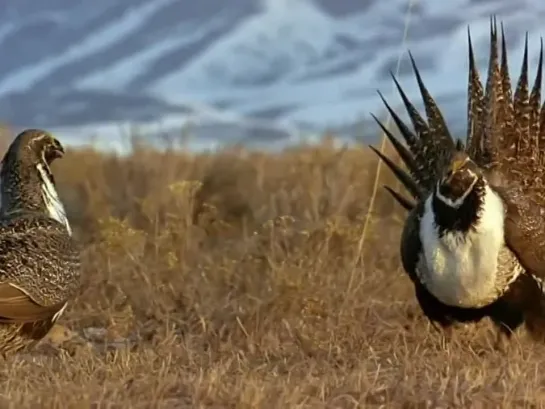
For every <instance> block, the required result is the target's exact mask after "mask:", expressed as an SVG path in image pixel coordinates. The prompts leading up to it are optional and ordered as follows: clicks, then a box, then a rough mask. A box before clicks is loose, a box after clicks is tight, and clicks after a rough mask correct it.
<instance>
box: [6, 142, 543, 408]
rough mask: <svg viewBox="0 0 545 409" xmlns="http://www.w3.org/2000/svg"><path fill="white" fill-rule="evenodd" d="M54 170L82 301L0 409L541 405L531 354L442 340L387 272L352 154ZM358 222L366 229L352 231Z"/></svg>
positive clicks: (72, 165)
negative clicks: (76, 256)
mask: <svg viewBox="0 0 545 409" xmlns="http://www.w3.org/2000/svg"><path fill="white" fill-rule="evenodd" d="M53 171H54V173H55V175H56V179H57V183H58V185H59V190H60V194H61V196H62V198H63V199H64V201H65V203H66V206H67V208H68V212H69V217H70V220H71V222H72V224H73V226H74V231H75V235H76V237H77V238H78V239H79V240H80V241H81V244H82V248H83V262H84V270H83V273H84V279H83V283H82V288H81V292H80V293H79V294H78V296H77V298H76V299H75V300H74V301H73V302H72V303H71V304H70V306H69V308H68V310H67V311H66V313H65V314H64V315H63V316H62V319H61V320H60V322H59V324H60V325H59V326H58V327H56V328H55V329H54V331H52V333H51V334H50V337H49V338H48V339H47V340H45V341H44V342H42V343H41V344H40V345H39V346H38V347H37V348H36V350H34V351H33V352H31V353H25V354H21V355H18V356H16V357H13V358H11V359H9V360H8V361H6V362H4V363H3V366H2V369H0V378H2V380H3V383H2V386H1V389H0V407H1V408H9V407H13V408H26V407H32V408H40V407H47V408H67V409H69V408H215V409H219V408H248V409H250V408H266V409H268V408H281V409H285V408H331V409H333V408H379V407H380V408H405V409H409V408H447V407H458V408H519V407H520V408H522V407H542V406H545V375H544V374H542V373H541V372H540V366H541V367H543V365H542V364H543V362H544V359H545V353H544V351H545V346H543V345H536V344H535V343H532V342H531V341H530V340H529V339H528V338H527V337H526V335H525V332H524V330H521V331H520V332H519V333H517V334H516V335H515V337H514V339H513V341H512V343H511V344H510V346H509V347H508V348H507V350H506V351H504V352H499V351H496V350H495V349H494V348H493V344H494V341H495V335H494V332H493V330H492V327H491V325H490V324H489V323H487V322H482V323H480V324H479V325H477V326H469V327H466V328H460V329H459V331H457V332H456V333H455V336H454V337H453V339H451V340H450V341H447V342H445V341H444V340H443V338H442V337H441V336H440V334H439V333H438V332H437V331H436V330H435V329H434V328H433V327H431V326H430V325H429V324H428V323H427V321H426V320H425V319H424V318H423V316H422V314H421V313H420V310H419V309H418V307H417V305H416V302H415V299H414V293H413V289H412V287H411V284H410V282H409V280H408V278H407V277H406V276H405V275H404V273H403V270H402V269H401V266H400V262H399V255H398V247H399V234H400V229H401V226H402V222H403V218H404V216H405V214H404V212H403V211H402V210H401V209H400V208H399V207H398V206H396V205H395V203H394V202H393V200H392V199H391V198H390V196H389V195H388V193H387V192H385V191H384V189H382V188H381V187H380V186H381V185H382V184H384V183H389V184H392V185H393V186H396V183H395V182H394V181H393V179H392V176H391V175H390V173H389V172H388V171H387V170H386V169H385V168H382V171H381V176H380V177H379V188H378V190H377V195H376V200H375V202H374V205H373V206H372V209H371V210H370V206H371V197H372V193H373V184H374V179H375V175H376V172H377V161H376V159H375V157H374V156H373V154H372V153H370V151H369V150H368V148H366V147H356V148H350V149H346V150H338V149H334V148H333V146H332V145H331V143H329V142H328V141H327V140H326V141H324V143H323V144H321V145H320V146H317V147H304V146H302V147H299V148H296V149H291V150H288V151H285V152H282V153H279V154H265V153H250V152H246V151H244V150H242V149H231V150H226V151H223V152H220V153H215V154H201V155H193V154H190V153H184V152H181V151H178V152H174V151H166V152H157V151H154V150H152V149H149V148H147V147H145V146H141V145H139V144H136V143H135V146H134V153H133V154H132V155H130V156H128V157H126V158H121V157H116V156H113V155H105V154H100V153H98V152H96V151H94V150H92V149H89V150H80V151H69V152H68V153H67V155H66V156H65V158H64V159H62V160H59V161H58V163H55V164H54V167H53ZM366 220H367V222H368V223H367V227H364V226H365V225H366Z"/></svg>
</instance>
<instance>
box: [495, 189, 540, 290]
mask: <svg viewBox="0 0 545 409" xmlns="http://www.w3.org/2000/svg"><path fill="white" fill-rule="evenodd" d="M496 191H497V192H498V194H499V195H500V196H501V198H502V199H503V202H504V203H505V205H506V216H505V221H504V237H505V244H506V245H507V247H509V249H510V250H511V251H512V252H513V253H514V254H515V255H516V256H517V258H518V260H519V262H520V264H521V265H522V266H523V267H524V269H525V270H526V271H527V272H529V273H531V274H532V275H534V276H535V277H536V278H538V279H539V280H541V281H543V280H545V234H544V232H545V209H544V208H543V206H542V205H541V203H539V202H536V201H535V200H533V199H532V198H529V197H528V196H527V195H526V194H525V193H524V192H523V190H522V189H505V188H497V189H496Z"/></svg>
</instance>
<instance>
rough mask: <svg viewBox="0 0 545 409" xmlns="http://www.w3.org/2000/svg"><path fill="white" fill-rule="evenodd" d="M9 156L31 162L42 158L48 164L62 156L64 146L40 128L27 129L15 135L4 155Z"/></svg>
mask: <svg viewBox="0 0 545 409" xmlns="http://www.w3.org/2000/svg"><path fill="white" fill-rule="evenodd" d="M9 156H13V157H16V158H18V159H20V160H25V159H26V160H30V161H31V162H39V161H40V160H43V161H44V162H45V163H46V164H47V165H50V164H51V163H52V162H53V161H54V160H55V159H58V158H62V157H63V156H64V147H63V146H62V144H61V143H60V142H59V140H58V139H56V138H55V137H54V136H53V135H51V134H50V133H49V132H46V131H43V130H41V129H27V130H25V131H23V132H21V133H20V134H19V135H17V137H16V138H15V140H14V141H13V142H12V144H11V146H10V147H9V149H8V152H7V153H6V157H9ZM6 157H5V158H6Z"/></svg>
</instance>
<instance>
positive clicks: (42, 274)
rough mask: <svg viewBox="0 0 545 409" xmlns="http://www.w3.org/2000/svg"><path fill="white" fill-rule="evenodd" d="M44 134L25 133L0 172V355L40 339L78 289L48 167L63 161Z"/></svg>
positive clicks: (74, 254)
mask: <svg viewBox="0 0 545 409" xmlns="http://www.w3.org/2000/svg"><path fill="white" fill-rule="evenodd" d="M63 154H64V149H63V147H62V145H61V144H60V142H59V141H58V140H57V139H55V138H54V137H53V136H51V135H50V134H48V133H47V132H44V131H41V130H26V131H24V132H22V133H21V134H19V135H18V136H17V137H16V138H15V140H14V141H13V143H12V144H11V146H10V147H9V148H8V150H7V152H6V154H5V156H4V158H3V160H2V163H1V166H2V169H1V171H0V180H1V187H0V197H1V208H0V353H1V354H3V355H4V356H5V355H6V354H8V353H11V352H15V351H18V350H22V349H24V348H27V347H31V346H32V345H34V344H35V343H36V342H37V341H39V340H40V339H41V338H43V337H44V336H45V335H46V334H47V333H48V331H49V330H50V329H51V327H52V326H53V324H54V323H55V321H56V320H57V319H58V318H59V316H60V315H61V314H62V312H63V311H64V309H65V308H66V305H67V302H68V300H69V299H70V298H71V297H72V296H73V295H74V294H75V292H76V291H77V289H78V288H79V278H80V271H79V253H78V248H77V245H76V243H75V242H74V240H73V239H72V237H71V235H72V232H71V229H70V226H69V224H68V221H67V219H66V214H65V211H64V207H63V205H62V203H61V202H60V200H59V197H58V195H57V192H56V189H55V180H54V178H53V174H52V173H51V169H50V165H51V163H52V162H53V161H54V160H55V159H56V158H60V157H62V156H63Z"/></svg>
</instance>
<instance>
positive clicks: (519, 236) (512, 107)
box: [373, 18, 545, 341]
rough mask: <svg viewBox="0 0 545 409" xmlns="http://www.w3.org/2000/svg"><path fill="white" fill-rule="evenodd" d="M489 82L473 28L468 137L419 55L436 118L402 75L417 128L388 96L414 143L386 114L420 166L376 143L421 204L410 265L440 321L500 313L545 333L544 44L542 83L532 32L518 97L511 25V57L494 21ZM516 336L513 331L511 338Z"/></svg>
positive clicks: (406, 233) (432, 316)
mask: <svg viewBox="0 0 545 409" xmlns="http://www.w3.org/2000/svg"><path fill="white" fill-rule="evenodd" d="M490 26H491V30H490V56H489V66H488V78H487V81H486V86H485V87H484V88H483V86H482V85H481V81H480V79H479V73H478V71H477V69H476V65H475V58H474V53H473V49H472V45H471V36H470V33H469V30H468V43H469V85H468V105H467V116H468V124H467V139H466V142H465V143H463V142H462V141H460V140H458V141H456V142H455V141H454V140H453V138H452V137H451V134H450V132H449V129H448V127H447V125H446V123H445V121H444V119H443V116H442V113H441V111H440V110H439V108H438V106H437V104H436V103H435V101H434V99H433V98H432V97H431V95H430V93H429V92H428V90H427V88H426V87H425V85H424V83H423V80H422V78H421V75H420V73H419V70H418V68H417V66H416V63H415V61H414V59H413V57H412V55H410V60H411V63H412V66H413V71H414V73H415V77H416V81H417V84H418V87H419V90H420V93H421V96H422V99H423V101H424V106H425V112H426V116H427V121H426V120H424V119H423V118H422V116H421V115H420V114H419V112H418V111H417V110H416V109H415V107H414V105H413V103H412V102H411V101H410V100H409V98H408V97H407V95H406V94H405V93H404V91H403V89H402V88H401V86H400V84H399V82H398V81H397V80H396V78H395V77H394V78H393V79H394V82H395V84H396V86H397V89H398V92H399V94H400V96H401V99H402V101H403V103H404V106H405V108H406V110H407V112H408V115H409V118H410V121H411V122H412V127H413V128H414V131H413V130H411V129H410V127H409V126H408V124H406V123H404V122H403V120H402V119H401V118H400V116H399V115H398V114H397V113H396V112H395V111H394V109H392V108H391V106H390V105H389V104H388V103H387V102H386V100H385V99H384V97H382V95H380V96H381V99H382V100H383V102H384V104H385V106H386V108H387V110H388V111H389V112H390V114H391V116H392V118H393V121H394V122H395V124H396V126H397V128H398V129H399V132H400V134H401V136H402V137H403V139H404V140H405V144H403V143H402V142H401V141H400V140H397V139H396V137H395V136H394V135H393V134H392V133H391V132H390V131H389V130H388V129H386V127H385V126H384V125H382V124H381V123H380V121H378V119H377V118H376V117H375V120H377V122H378V123H379V125H380V126H381V128H382V129H383V131H384V132H385V134H386V135H387V137H388V139H389V140H390V141H391V143H392V145H393V146H394V148H395V149H396V151H397V153H398V154H399V156H400V158H401V159H402V161H403V162H404V164H405V167H406V168H407V169H408V171H406V170H404V169H402V168H401V167H400V166H399V165H397V164H396V163H395V162H394V161H392V160H391V159H389V158H388V157H387V156H385V155H384V154H382V153H381V152H379V151H378V150H376V149H374V148H373V150H374V151H375V152H376V153H377V154H378V155H379V156H380V157H381V159H382V160H383V161H384V162H385V163H386V164H387V166H388V167H389V168H390V169H391V170H392V171H393V173H394V174H395V175H396V177H397V179H398V180H399V181H400V182H402V184H403V185H404V186H405V187H406V189H407V190H408V191H409V192H410V193H411V195H412V199H408V198H406V197H405V196H403V195H401V194H400V193H398V192H396V191H394V190H393V189H392V188H389V187H386V188H387V189H388V190H389V192H390V193H391V194H392V195H393V197H394V198H395V199H396V200H397V202H398V203H399V204H401V205H402V206H403V207H404V208H405V209H407V210H408V211H409V213H408V216H407V219H406V222H405V225H404V229H403V233H402V237H401V259H402V264H403V267H404V269H405V271H406V272H407V274H408V275H409V277H410V279H411V280H412V282H413V284H414V288H415V292H416V297H417V300H418V302H419V304H420V307H421V309H422V311H423V312H424V314H425V315H426V316H427V317H428V319H429V320H430V321H431V322H432V323H433V324H440V325H441V327H443V328H444V329H447V328H452V327H451V326H452V324H454V323H455V322H477V321H480V320H481V319H483V318H485V317H489V318H491V319H492V321H493V322H494V323H495V324H496V326H497V327H498V329H499V333H498V336H499V338H498V341H500V340H501V339H509V338H510V335H511V333H512V332H513V331H514V330H515V329H517V328H518V327H519V326H520V325H522V324H523V323H524V324H525V326H526V328H527V329H528V332H529V334H530V335H531V336H532V337H533V338H534V339H536V340H544V338H545V299H544V295H543V291H542V280H543V279H545V221H544V220H545V186H544V185H543V180H544V179H543V177H544V176H545V166H544V164H545V108H544V107H543V106H540V100H541V77H542V67H543V44H542V47H541V53H540V55H539V62H538V67H537V77H536V79H535V82H534V85H533V88H532V89H531V91H529V85H528V36H526V43H525V48H524V56H523V62H522V72H521V74H520V77H519V79H518V83H517V86H516V89H515V92H514V94H512V90H511V80H510V77H509V70H508V64H507V52H506V44H505V36H504V30H503V25H502V26H501V59H500V56H499V54H500V52H499V50H498V48H499V47H498V34H497V25H496V21H495V18H494V19H491V24H490ZM502 334H505V335H506V337H503V336H502Z"/></svg>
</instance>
